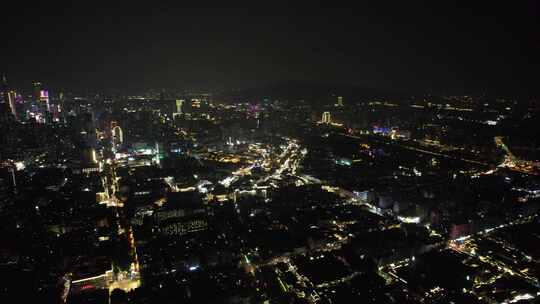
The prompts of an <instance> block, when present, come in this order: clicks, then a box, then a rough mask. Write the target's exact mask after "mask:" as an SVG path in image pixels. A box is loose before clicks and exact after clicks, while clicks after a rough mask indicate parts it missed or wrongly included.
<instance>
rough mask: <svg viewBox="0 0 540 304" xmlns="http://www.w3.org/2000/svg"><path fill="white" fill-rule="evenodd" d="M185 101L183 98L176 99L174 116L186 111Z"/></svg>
mask: <svg viewBox="0 0 540 304" xmlns="http://www.w3.org/2000/svg"><path fill="white" fill-rule="evenodd" d="M184 102H185V101H184V100H183V99H177V100H176V112H175V113H174V116H176V115H182V114H183V113H184V112H183V108H184Z"/></svg>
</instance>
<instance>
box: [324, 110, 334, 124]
mask: <svg viewBox="0 0 540 304" xmlns="http://www.w3.org/2000/svg"><path fill="white" fill-rule="evenodd" d="M331 122H332V119H331V118H330V112H324V113H323V114H322V123H324V124H330V123H331Z"/></svg>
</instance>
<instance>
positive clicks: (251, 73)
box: [0, 0, 540, 94]
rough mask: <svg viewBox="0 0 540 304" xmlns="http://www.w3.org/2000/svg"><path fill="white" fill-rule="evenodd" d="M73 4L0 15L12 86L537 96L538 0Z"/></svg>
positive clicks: (1, 66)
mask: <svg viewBox="0 0 540 304" xmlns="http://www.w3.org/2000/svg"><path fill="white" fill-rule="evenodd" d="M73 2H74V3H71V4H67V5H66V4H65V3H64V4H63V5H60V4H53V3H55V1H42V2H41V4H39V5H38V4H31V3H26V2H25V4H26V5H25V6H23V5H22V4H19V7H15V8H11V9H9V10H4V11H3V12H2V23H3V25H2V28H3V29H2V33H3V34H2V36H3V43H2V48H1V52H2V54H1V62H0V71H1V72H4V73H6V74H7V75H8V77H9V78H10V79H11V81H12V82H13V83H15V84H16V85H19V86H29V85H30V82H31V81H32V80H40V81H43V82H44V83H46V84H47V85H49V86H50V87H64V88H70V87H73V88H97V89H108V88H149V87H154V88H189V87H194V88H206V89H216V88H217V89H223V88H245V87H257V86H263V85H267V84H271V83H277V82H284V81H289V80H296V81H313V82H332V83H346V84H352V85H358V86H365V87H372V88H380V89H398V90H412V91H417V92H426V91H435V92H441V93H479V92H485V91H487V92H491V93H501V94H537V93H538V92H539V88H538V87H539V85H538V82H539V80H540V77H539V76H538V74H539V72H538V71H539V67H540V60H539V57H540V56H538V54H540V30H539V29H540V26H539V21H538V20H539V19H540V14H539V11H540V5H539V4H538V2H537V1H534V0H530V1H505V2H504V3H503V4H497V3H495V2H499V1H490V2H487V1H457V2H458V3H460V4H455V3H454V2H455V1H444V2H445V3H446V4H444V5H441V3H439V2H442V1H423V2H418V1H393V2H390V1H369V2H380V3H382V4H378V5H376V6H373V5H372V4H370V5H367V4H366V5H360V6H359V5H358V4H355V5H354V6H351V5H352V4H350V3H347V2H343V3H342V5H343V6H340V7H336V6H324V5H320V4H318V3H317V2H315V1H313V2H301V3H298V4H294V5H292V4H282V3H278V2H272V1H264V2H263V3H265V4H263V5H261V4H259V3H260V2H259V1H252V2H247V3H250V5H248V6H246V5H237V6H235V5H234V4H232V3H233V2H230V1H222V2H220V3H222V4H221V6H220V7H216V6H211V4H210V3H206V4H207V6H208V7H203V6H202V5H201V6H199V7H181V6H180V5H179V4H178V3H179V2H181V1H176V2H171V3H177V4H174V5H173V6H169V5H164V4H163V5H158V4H154V1H146V4H147V6H143V5H138V4H135V2H123V3H122V4H118V5H116V4H115V5H116V6H114V7H113V6H103V5H99V6H97V4H95V2H93V1H84V2H86V3H87V4H81V3H80V2H83V1H73ZM109 2H111V3H113V2H115V3H116V1H109ZM182 2H184V1H182ZM192 2H193V1H192ZM357 2H358V1H357ZM470 2H475V4H474V6H471V3H470ZM328 3H330V2H328ZM225 4H227V5H225ZM111 5H112V4H111Z"/></svg>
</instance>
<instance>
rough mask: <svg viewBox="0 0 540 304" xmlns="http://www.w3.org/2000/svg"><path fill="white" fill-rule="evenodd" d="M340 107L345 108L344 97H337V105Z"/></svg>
mask: <svg viewBox="0 0 540 304" xmlns="http://www.w3.org/2000/svg"><path fill="white" fill-rule="evenodd" d="M336 105H337V106H338V107H343V96H338V97H337V104H336Z"/></svg>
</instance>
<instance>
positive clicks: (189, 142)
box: [0, 75, 540, 304]
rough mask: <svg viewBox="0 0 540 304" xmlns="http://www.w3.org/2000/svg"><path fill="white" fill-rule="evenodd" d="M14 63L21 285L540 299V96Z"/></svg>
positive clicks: (113, 299) (4, 207)
mask: <svg viewBox="0 0 540 304" xmlns="http://www.w3.org/2000/svg"><path fill="white" fill-rule="evenodd" d="M8 77H9V75H7V76H4V77H3V78H2V88H1V89H2V102H3V103H2V104H0V105H1V106H2V108H1V122H0V134H1V136H0V161H1V162H0V170H1V171H0V173H1V174H0V221H1V222H2V225H1V226H0V237H1V244H2V245H1V246H0V274H1V276H2V278H3V279H2V282H3V283H2V284H1V286H0V302H2V303H38V302H39V303H111V304H120V303H124V304H127V303H399V304H406V303H470V304H474V303H529V302H532V301H537V300H535V299H536V298H537V297H539V295H540V284H539V277H540V264H539V262H540V247H539V246H538V244H540V235H539V231H540V229H539V228H540V227H539V226H540V222H539V219H538V214H539V207H540V176H539V174H540V170H539V169H540V163H539V160H540V134H539V129H538V126H539V121H540V119H539V118H540V102H539V101H538V100H535V99H517V98H498V97H492V96H487V95H478V96H431V95H423V96H406V97H403V96H392V95H386V96H385V95H375V94H371V95H370V94H362V93H361V92H358V91H355V90H348V89H347V88H341V89H340V88H336V89H332V90H330V89H328V90H320V89H319V90H309V88H302V89H297V88H295V87H294V86H284V87H267V88H265V89H264V90H263V89H261V90H246V91H231V92H225V93H223V92H195V91H172V90H161V89H160V90H154V91H152V90H148V91H146V92H137V93H126V92H109V93H92V92H86V93H74V92H70V91H68V90H53V89H52V88H51V89H50V88H48V86H47V84H46V83H41V82H39V81H36V82H33V83H31V84H28V86H27V87H23V88H15V87H13V86H11V85H10V83H9V81H8V80H9V78H8Z"/></svg>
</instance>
